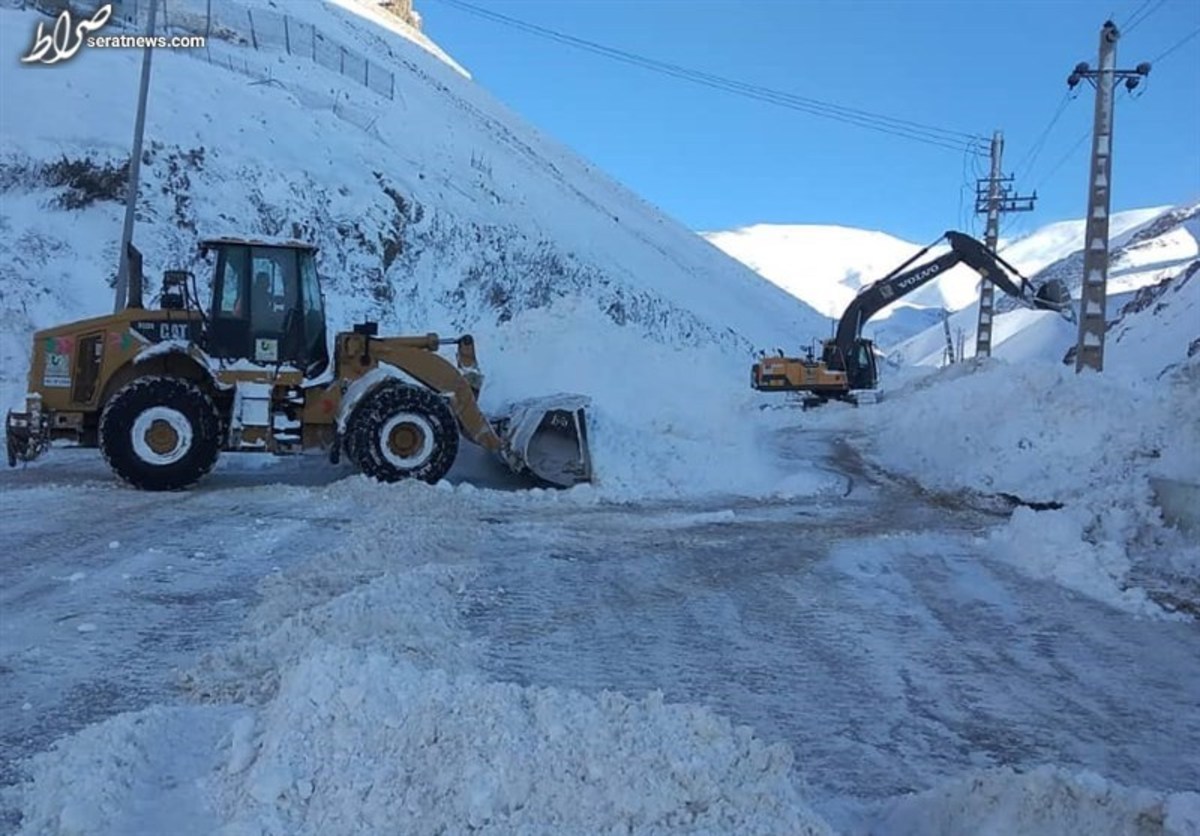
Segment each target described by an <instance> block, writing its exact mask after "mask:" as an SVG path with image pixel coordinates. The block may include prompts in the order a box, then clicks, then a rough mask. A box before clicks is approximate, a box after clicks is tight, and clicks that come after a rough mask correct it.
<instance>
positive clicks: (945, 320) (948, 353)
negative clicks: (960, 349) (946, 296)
mask: <svg viewBox="0 0 1200 836" xmlns="http://www.w3.org/2000/svg"><path fill="white" fill-rule="evenodd" d="M942 330H943V331H944V332H945V333H946V350H945V352H943V355H944V357H945V359H946V362H947V363H949V364H950V365H953V364H954V340H953V339H951V337H950V312H949V311H947V310H945V309H942Z"/></svg>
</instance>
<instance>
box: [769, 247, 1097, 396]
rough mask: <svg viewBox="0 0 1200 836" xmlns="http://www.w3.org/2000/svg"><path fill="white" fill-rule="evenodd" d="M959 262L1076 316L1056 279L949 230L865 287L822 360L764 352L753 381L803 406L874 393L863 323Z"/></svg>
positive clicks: (874, 371) (871, 348)
mask: <svg viewBox="0 0 1200 836" xmlns="http://www.w3.org/2000/svg"><path fill="white" fill-rule="evenodd" d="M943 238H944V239H945V240H946V241H947V242H948V243H949V244H950V249H949V251H948V252H946V253H943V254H942V255H940V256H938V257H937V258H935V259H933V260H931V261H929V262H928V263H925V264H921V265H919V266H917V267H911V265H912V264H913V263H914V262H916V261H917V260H918V259H920V258H922V257H923V256H924V255H925V254H926V253H928V252H929V251H930V250H931V249H933V247H935V246H936V245H937V244H938V243H939V242H940V241H941V240H942V239H943ZM958 264H965V265H967V266H968V267H971V268H972V269H974V270H975V271H976V272H977V273H979V274H980V276H982V277H983V278H984V279H985V280H987V281H990V282H992V283H993V284H994V285H995V286H996V287H998V288H1000V289H1001V290H1003V291H1004V292H1005V293H1007V294H1009V295H1010V296H1012V297H1014V298H1015V299H1017V300H1018V301H1020V302H1022V303H1024V304H1026V305H1028V306H1030V307H1033V308H1037V309H1041V310H1052V311H1057V312H1059V313H1061V314H1063V315H1064V316H1066V317H1068V318H1073V316H1074V310H1073V309H1072V307H1071V295H1070V292H1069V291H1068V290H1067V287H1066V285H1065V284H1063V283H1062V282H1061V281H1059V280H1057V279H1052V280H1050V281H1048V282H1046V283H1044V284H1043V285H1041V286H1040V287H1036V288H1035V287H1034V285H1033V283H1032V282H1030V281H1029V280H1028V279H1026V278H1025V277H1024V276H1022V275H1021V273H1020V271H1018V270H1017V268H1015V267H1013V266H1012V265H1011V264H1009V263H1008V262H1007V261H1005V260H1004V259H1003V258H1001V257H1000V256H999V254H997V253H996V252H994V251H993V250H991V249H989V248H988V247H987V245H985V244H984V243H983V242H982V241H978V240H976V239H974V238H972V237H971V236H969V235H965V234H963V233H961V232H955V231H953V230H950V231H948V232H946V234H945V235H943V236H942V237H941V238H938V240H937V241H934V242H933V243H932V244H930V245H929V246H927V247H925V248H924V249H923V250H921V251H920V252H918V253H917V254H916V255H914V256H913V257H912V258H910V259H908V260H907V261H905V262H904V263H903V264H901V265H900V266H899V267H897V268H896V269H895V270H893V271H892V272H890V273H888V274H887V275H886V276H884V277H883V278H882V279H879V280H878V281H876V282H873V283H871V284H869V285H867V286H866V287H864V288H863V289H862V290H860V291H859V293H858V295H857V296H856V297H855V298H854V301H853V302H851V303H850V306H849V307H847V308H846V311H845V313H843V314H842V318H841V319H840V320H839V321H838V325H837V331H836V332H835V334H834V336H833V337H832V338H831V339H827V340H824V341H823V343H822V351H821V359H819V360H817V359H816V358H815V357H813V355H812V352H810V353H809V354H808V356H806V357H785V356H784V355H783V353H782V352H780V353H779V355H778V356H775V357H768V356H766V355H765V354H760V358H759V361H758V362H757V363H755V364H754V365H753V367H752V368H751V373H750V374H751V377H750V381H751V383H750V385H751V386H752V387H753V388H754V389H756V390H759V391H762V392H803V393H805V395H806V398H805V405H806V406H809V405H816V404H820V403H824V402H825V401H827V400H830V399H837V400H844V401H848V402H850V403H858V401H859V400H860V398H862V393H866V392H872V390H874V389H875V388H876V387H877V386H878V383H879V372H878V368H877V366H876V361H875V345H874V343H873V341H871V340H868V339H866V338H864V337H863V336H862V327H863V325H865V324H866V323H867V321H868V320H870V319H871V317H873V316H874V315H875V314H877V313H878V312H879V311H881V310H882V309H884V308H886V307H887V306H888V305H890V304H892V303H893V302H896V301H897V300H899V299H901V298H903V297H904V296H907V295H908V294H910V293H912V292H913V291H915V290H917V289H918V288H920V287H923V286H924V285H926V284H928V283H929V282H931V281H933V280H934V279H935V278H937V277H938V276H940V275H942V274H943V273H945V272H946V271H947V270H950V269H951V268H952V267H955V266H957V265H958Z"/></svg>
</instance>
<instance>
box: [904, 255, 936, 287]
mask: <svg viewBox="0 0 1200 836" xmlns="http://www.w3.org/2000/svg"><path fill="white" fill-rule="evenodd" d="M941 269H942V266H941V265H940V264H938V263H936V262H934V263H933V264H930V265H929V266H928V267H926V268H925V269H924V270H918V271H917V272H915V273H913V274H912V275H911V276H908V277H906V278H904V279H902V280H900V281H898V282H896V287H897V289H899V290H908V289H909V288H910V287H912V286H913V285H915V284H917V283H918V282H922V281H924V280H925V279H927V278H929V277H930V276H932V275H934V274H935V273H937V272H938V271H939V270H941Z"/></svg>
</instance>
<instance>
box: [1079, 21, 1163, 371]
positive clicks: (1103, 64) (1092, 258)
mask: <svg viewBox="0 0 1200 836" xmlns="http://www.w3.org/2000/svg"><path fill="white" fill-rule="evenodd" d="M1119 37H1120V33H1119V32H1118V31H1117V26H1116V24H1115V23H1113V22H1112V21H1111V20H1108V21H1105V23H1104V26H1103V27H1101V29H1100V66H1099V67H1098V68H1097V69H1095V70H1093V69H1091V68H1090V67H1088V65H1087V63H1086V62H1084V63H1080V64H1078V65H1076V67H1075V70H1074V71H1073V72H1072V73H1071V75H1070V76H1068V78H1067V86H1068V87H1069V88H1071V89H1074V87H1075V85H1076V84H1078V83H1079V82H1080V80H1081V79H1087V80H1088V81H1090V82H1091V83H1092V84H1093V85H1094V86H1095V88H1096V113H1095V123H1094V126H1093V128H1092V162H1091V167H1090V168H1089V169H1088V209H1087V227H1086V230H1085V232H1084V238H1083V241H1084V249H1083V290H1082V292H1081V294H1080V300H1079V339H1078V342H1077V344H1076V346H1075V371H1076V373H1078V372H1080V371H1082V370H1083V369H1085V368H1089V369H1093V370H1095V371H1098V372H1099V371H1103V370H1104V335H1105V332H1106V331H1107V316H1106V311H1105V306H1106V305H1107V302H1108V215H1109V207H1110V198H1111V195H1112V135H1113V93H1114V91H1115V87H1116V82H1117V79H1124V80H1125V87H1126V89H1128V90H1133V89H1134V88H1135V87H1137V86H1138V82H1139V81H1141V79H1142V77H1143V76H1145V75H1146V74H1147V73H1149V72H1150V65H1149V64H1148V63H1141V64H1138V66H1137V69H1135V70H1118V69H1116V63H1117V38H1119Z"/></svg>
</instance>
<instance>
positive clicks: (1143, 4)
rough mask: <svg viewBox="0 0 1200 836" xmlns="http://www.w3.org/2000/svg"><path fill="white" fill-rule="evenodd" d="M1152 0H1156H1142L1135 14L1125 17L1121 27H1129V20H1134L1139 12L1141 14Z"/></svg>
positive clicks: (1134, 11)
mask: <svg viewBox="0 0 1200 836" xmlns="http://www.w3.org/2000/svg"><path fill="white" fill-rule="evenodd" d="M1152 2H1154V0H1142V4H1141V5H1140V6H1138V7H1137V8H1136V9H1134V10H1133V14H1131V15H1130V16H1129V17H1127V18H1125V22H1124V23H1122V24H1121V28H1122V29H1124V28H1125V27H1127V26H1128V25H1129V21H1131V20H1133V19H1134V18H1135V17H1137V16H1138V15H1139V14H1141V13H1142V9H1144V8H1146V7H1147V6H1149V5H1150V4H1151V3H1152Z"/></svg>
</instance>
